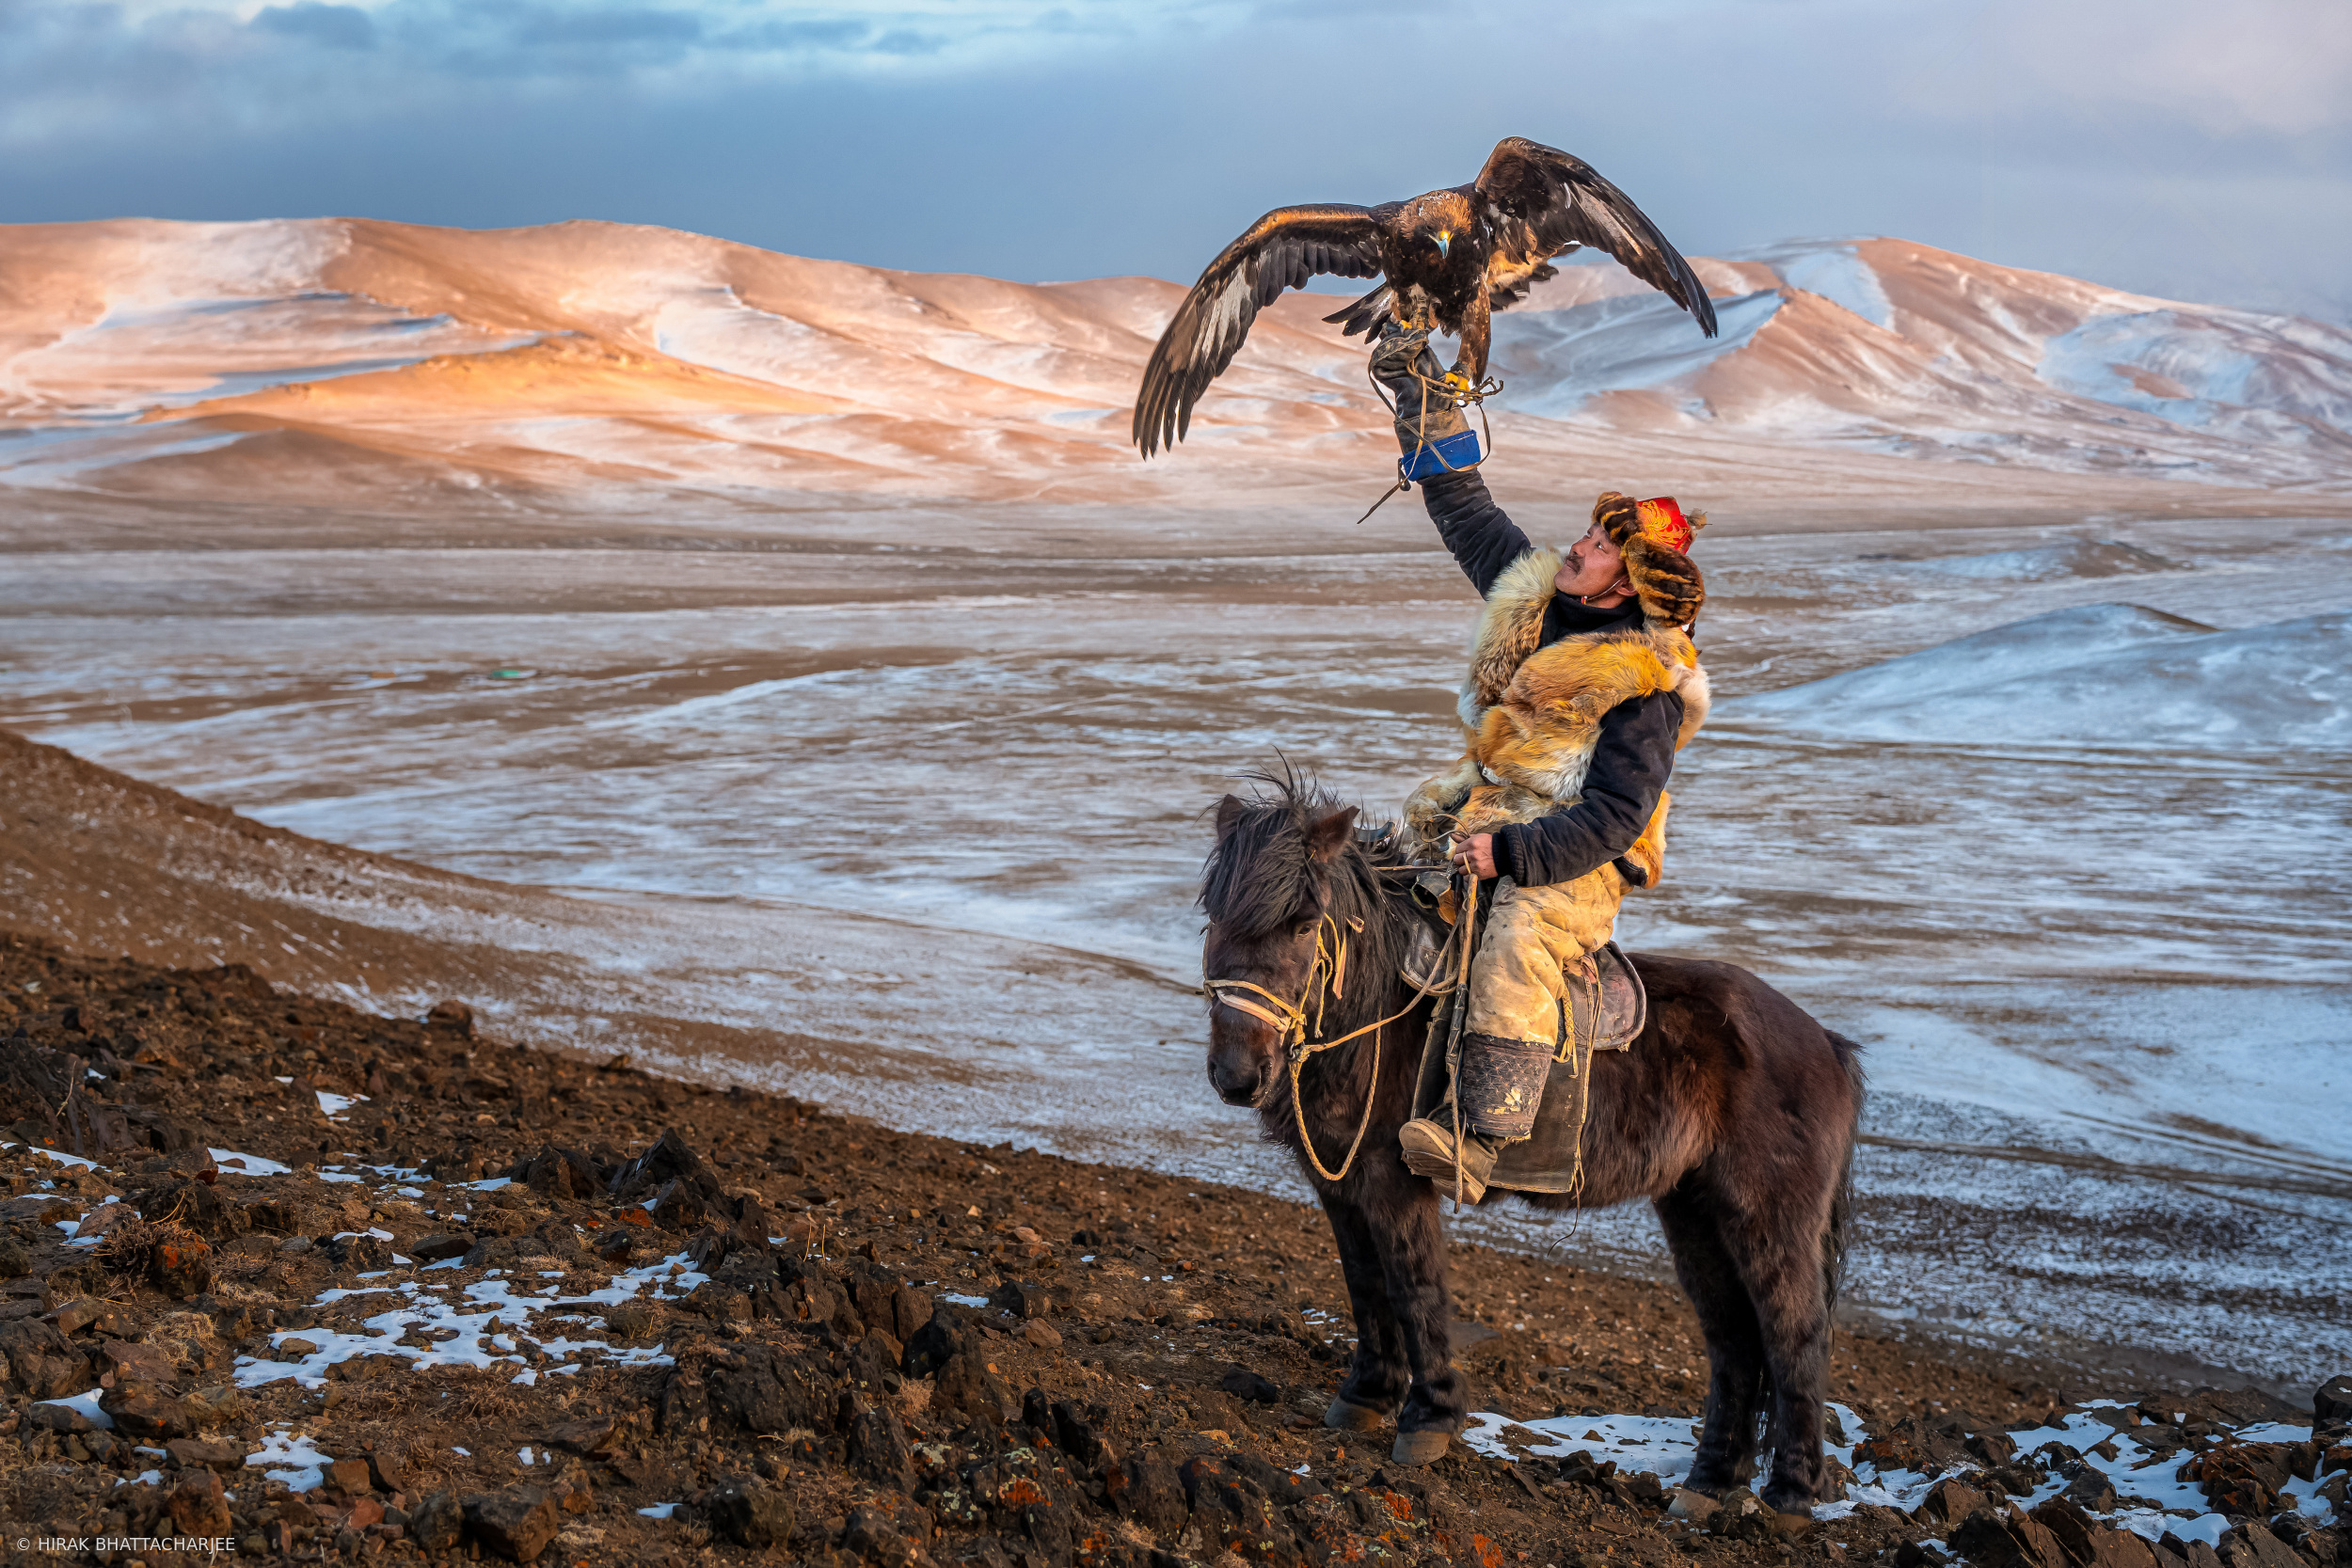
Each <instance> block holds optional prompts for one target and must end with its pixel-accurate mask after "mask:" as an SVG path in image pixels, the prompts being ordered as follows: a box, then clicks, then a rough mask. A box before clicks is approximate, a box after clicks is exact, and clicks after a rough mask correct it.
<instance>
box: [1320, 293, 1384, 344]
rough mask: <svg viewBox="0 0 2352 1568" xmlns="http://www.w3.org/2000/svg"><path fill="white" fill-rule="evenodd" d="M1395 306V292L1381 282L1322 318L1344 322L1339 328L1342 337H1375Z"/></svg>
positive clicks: (1328, 320)
mask: <svg viewBox="0 0 2352 1568" xmlns="http://www.w3.org/2000/svg"><path fill="white" fill-rule="evenodd" d="M1395 306H1396V294H1395V293H1394V292H1393V291H1391V289H1390V287H1389V286H1388V284H1386V283H1382V284H1381V285H1380V286H1379V287H1378V288H1376V289H1375V290H1373V291H1372V293H1368V294H1366V295H1364V296H1363V298H1361V299H1359V300H1355V301H1352V302H1350V303H1349V304H1348V305H1347V306H1345V307H1344V308H1343V309H1338V310H1334V311H1332V312H1331V313H1330V314H1329V315H1327V316H1326V317H1324V318H1323V319H1324V320H1325V321H1327V322H1344V323H1346V325H1345V326H1343V327H1342V328H1341V336H1343V337H1347V338H1356V337H1367V338H1369V337H1377V336H1378V335H1379V332H1380V326H1381V324H1382V323H1384V322H1387V321H1390V320H1391V319H1392V318H1393V316H1394V314H1395Z"/></svg>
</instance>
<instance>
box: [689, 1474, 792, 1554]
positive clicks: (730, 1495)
mask: <svg viewBox="0 0 2352 1568" xmlns="http://www.w3.org/2000/svg"><path fill="white" fill-rule="evenodd" d="M705 1507H706V1511H707V1513H708V1515H709V1518H710V1525H711V1528H713V1529H715V1530H717V1531H718V1532H719V1533H720V1534H722V1535H723V1536H725V1537H726V1538H727V1539H728V1540H729V1541H732V1542H734V1543H735V1544H737V1545H739V1546H751V1547H754V1548H765V1547H769V1546H781V1545H784V1544H787V1543H788V1542H789V1541H790V1540H791V1539H792V1528H793V1518H792V1504H791V1501H790V1499H788V1498H787V1497H785V1495H784V1494H783V1493H781V1492H778V1491H776V1490H774V1489H773V1488H771V1487H768V1486H763V1485H761V1484H760V1483H759V1482H758V1481H727V1482H725V1483H723V1485H720V1486H717V1487H714V1488H712V1490H711V1493H710V1497H709V1500H708V1502H707V1504H706V1505H705Z"/></svg>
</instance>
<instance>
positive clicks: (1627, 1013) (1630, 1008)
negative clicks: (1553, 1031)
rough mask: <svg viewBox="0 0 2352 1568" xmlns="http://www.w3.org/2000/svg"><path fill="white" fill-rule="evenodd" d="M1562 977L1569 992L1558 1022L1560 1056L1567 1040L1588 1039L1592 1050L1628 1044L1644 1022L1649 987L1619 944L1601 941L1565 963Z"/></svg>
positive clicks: (1621, 1048) (1627, 1046) (1622, 1047)
mask: <svg viewBox="0 0 2352 1568" xmlns="http://www.w3.org/2000/svg"><path fill="white" fill-rule="evenodd" d="M1561 978H1562V979H1563V980H1564V981H1565V982H1566V990H1567V993H1568V1006H1566V1007H1565V1009H1563V1012H1564V1015H1565V1016H1563V1017H1562V1019H1561V1021H1560V1022H1561V1034H1560V1052H1561V1054H1562V1055H1565V1054H1567V1052H1568V1046H1569V1044H1570V1043H1571V1042H1574V1043H1577V1044H1586V1043H1589V1044H1590V1045H1591V1047H1592V1049H1594V1050H1595V1051H1628V1050H1630V1049H1632V1046H1633V1042H1634V1041H1635V1040H1636V1039H1638V1038H1639V1037H1641V1033H1642V1028H1643V1026H1644V1025H1645V1024H1646V1023H1647V1022H1649V991H1648V990H1647V989H1646V988H1645V987H1644V986H1643V984H1642V976H1641V974H1640V972H1639V971H1637V970H1636V969H1635V968H1634V967H1633V960H1632V959H1631V958H1627V957H1626V956H1625V950H1624V949H1623V948H1621V947H1619V946H1618V945H1617V944H1616V943H1615V942H1605V943H1603V944H1602V945H1601V946H1600V947H1599V948H1598V949H1597V950H1596V951H1594V952H1592V953H1588V954H1586V955H1585V956H1584V957H1583V958H1579V959H1578V960H1577V961H1576V962H1575V963H1572V964H1570V965H1569V966H1568V967H1567V969H1566V970H1565V973H1563V974H1562V975H1561Z"/></svg>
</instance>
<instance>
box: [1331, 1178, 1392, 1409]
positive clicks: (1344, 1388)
mask: <svg viewBox="0 0 2352 1568" xmlns="http://www.w3.org/2000/svg"><path fill="white" fill-rule="evenodd" d="M1322 1197H1323V1212H1324V1213H1325V1214H1326V1215H1327V1216H1328V1217H1329V1219H1330V1221H1331V1235H1332V1238H1333V1240H1335V1241H1336V1242H1337V1243H1339V1249H1340V1272H1341V1273H1342V1274H1343V1275H1344V1276H1345V1277H1346V1280H1347V1300H1348V1305H1349V1307H1352V1308H1353V1309H1354V1311H1355V1314H1356V1358H1355V1360H1354V1361H1353V1362H1352V1363H1351V1364H1350V1365H1349V1367H1348V1369H1347V1376H1346V1378H1345V1380H1343V1382H1342V1383H1341V1384H1340V1392H1339V1397H1338V1398H1337V1399H1335V1400H1333V1401H1332V1402H1331V1408H1330V1409H1329V1410H1328V1411H1327V1412H1326V1413H1325V1414H1324V1418H1323V1422H1324V1425H1326V1426H1333V1427H1343V1428H1350V1429H1354V1430H1358V1431H1366V1430H1371V1429H1373V1428H1376V1427H1382V1426H1386V1425H1387V1424H1388V1421H1389V1418H1390V1417H1391V1416H1392V1415H1394V1414H1395V1412H1396V1408H1397V1406H1398V1405H1399V1404H1401V1403H1403V1402H1404V1400H1405V1393H1406V1388H1407V1387H1408V1386H1410V1384H1411V1382H1412V1366H1411V1361H1410V1358H1409V1357H1408V1356H1407V1355H1406V1350H1405V1335H1404V1331H1403V1330H1402V1329H1401V1328H1400V1327H1399V1326H1398V1324H1397V1321H1396V1314H1395V1313H1394V1312H1392V1311H1391V1310H1390V1307H1389V1283H1388V1277H1387V1275H1386V1273H1385V1271H1384V1270H1383V1269H1382V1268H1381V1264H1380V1250H1379V1248H1378V1247H1377V1246H1376V1245H1375V1244H1374V1242H1373V1233H1372V1226H1371V1225H1370V1223H1369V1222H1368V1221H1367V1220H1366V1219H1365V1217H1364V1212H1363V1210H1362V1209H1360V1208H1359V1207H1358V1206H1357V1205H1356V1204H1355V1203H1354V1202H1352V1201H1350V1200H1349V1199H1348V1198H1347V1197H1345V1196H1342V1195H1341V1194H1340V1193H1337V1192H1333V1191H1330V1190H1328V1189H1327V1190H1325V1191H1324V1192H1323V1194H1322Z"/></svg>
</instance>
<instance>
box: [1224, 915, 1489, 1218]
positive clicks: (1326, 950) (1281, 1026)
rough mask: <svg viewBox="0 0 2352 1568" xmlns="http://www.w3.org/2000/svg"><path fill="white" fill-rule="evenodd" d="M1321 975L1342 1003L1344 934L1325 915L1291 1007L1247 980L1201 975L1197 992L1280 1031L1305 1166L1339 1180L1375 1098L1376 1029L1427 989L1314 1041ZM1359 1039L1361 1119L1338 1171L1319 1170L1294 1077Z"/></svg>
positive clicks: (1418, 988)
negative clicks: (1311, 1061)
mask: <svg viewBox="0 0 2352 1568" xmlns="http://www.w3.org/2000/svg"><path fill="white" fill-rule="evenodd" d="M1347 927H1348V928H1350V929H1353V930H1355V931H1357V932H1359V933H1360V932H1361V931H1362V930H1363V928H1364V926H1363V922H1362V921H1360V920H1352V919H1351V920H1350V921H1348V922H1347ZM1327 930H1328V931H1329V933H1330V937H1331V940H1330V941H1329V942H1325V940H1324V933H1325V932H1326V931H1327ZM1448 940H1449V941H1451V940H1452V939H1451V938H1449V939H1448ZM1326 973H1328V974H1329V975H1330V977H1331V984H1330V988H1329V990H1330V994H1331V995H1332V996H1333V997H1334V998H1337V999H1339V1000H1342V1001H1344V1000H1345V999H1346V995H1347V993H1346V990H1345V988H1346V985H1347V930H1345V929H1343V928H1342V927H1341V924H1340V921H1339V919H1338V917H1336V916H1334V915H1330V914H1326V915H1325V916H1324V917H1323V918H1322V919H1321V920H1320V921H1318V922H1316V924H1315V957H1314V962H1312V963H1311V964H1310V965H1308V966H1307V990H1306V992H1305V996H1304V997H1302V998H1301V999H1300V1000H1299V1001H1298V1002H1297V1003H1295V1004H1294V1003H1289V1002H1285V1001H1283V1000H1282V999H1281V998H1280V997H1279V996H1277V995H1275V994H1274V993H1273V992H1272V991H1270V990H1266V989H1265V988H1264V987H1263V986H1261V985H1257V984H1254V983H1253V982H1251V981H1248V980H1212V979H1210V978H1208V977H1207V976H1206V975H1203V976H1202V977H1201V980H1200V989H1201V990H1203V991H1205V992H1207V993H1208V997H1209V1001H1210V1004H1211V1005H1212V1006H1214V1005H1216V1004H1217V1003H1220V1002H1221V1003H1223V1004H1224V1005H1225V1006H1228V1007H1232V1008H1233V1009H1234V1010H1235V1011H1237V1012H1244V1013H1248V1015H1249V1016H1250V1017H1252V1018H1254V1019H1257V1020H1258V1021H1259V1022H1263V1023H1268V1024H1271V1025H1273V1027H1274V1028H1275V1029H1276V1030H1278V1031H1279V1033H1280V1036H1281V1039H1282V1047H1283V1050H1284V1052H1285V1053H1287V1054H1288V1056H1289V1057H1290V1069H1291V1111H1292V1113H1293V1114H1294V1115H1295V1116H1296V1117H1297V1118H1298V1145H1299V1147H1300V1148H1303V1149H1305V1150H1306V1151H1307V1163H1308V1164H1311V1165H1313V1166H1314V1168H1315V1174H1316V1175H1318V1176H1320V1177H1322V1178H1323V1179H1324V1180H1326V1181H1339V1180H1343V1178H1344V1177H1345V1176H1346V1175H1347V1173H1348V1171H1349V1170H1350V1169H1351V1168H1353V1167H1354V1165H1355V1164H1356V1153H1357V1150H1359V1149H1360V1148H1363V1145H1364V1133H1365V1132H1368V1131H1370V1130H1371V1127H1372V1107H1373V1105H1374V1103H1375V1101H1378V1099H1379V1097H1380V1031H1381V1030H1383V1029H1386V1028H1387V1027H1388V1026H1389V1025H1390V1024H1391V1023H1394V1022H1396V1021H1397V1020H1398V1019H1400V1018H1403V1017H1404V1016H1405V1015H1406V1013H1409V1012H1411V1011H1412V1010H1413V1009H1414V1008H1415V1007H1418V1006H1421V1004H1422V1001H1423V1000H1424V999H1425V998H1427V997H1428V996H1429V995H1430V990H1429V988H1428V987H1426V986H1424V985H1422V983H1421V982H1420V981H1419V980H1415V981H1414V982H1413V996H1412V1000H1411V1001H1409V1002H1407V1003H1406V1004H1405V1006H1402V1007H1400V1008H1398V1009H1397V1010H1396V1011H1395V1012H1392V1013H1391V1014H1390V1015H1389V1016H1388V1017H1386V1018H1384V1019H1381V1020H1380V1021H1379V1022H1375V1023H1367V1024H1365V1025H1364V1026H1363V1027H1362V1028H1360V1029H1351V1030H1349V1031H1348V1032H1347V1033H1346V1034H1344V1035H1342V1036H1341V1037H1339V1038H1337V1039H1332V1040H1326V1039H1315V1038H1312V1036H1314V1035H1319V1034H1321V1033H1322V1031H1323V996H1324V987H1323V985H1322V984H1321V981H1322V977H1323V975H1324V974H1326ZM1433 973H1434V969H1433ZM1244 990H1246V991H1252V992H1255V993H1256V994H1257V996H1258V997H1259V998H1261V1000H1260V1001H1258V1002H1252V1001H1250V1000H1249V999H1248V997H1245V996H1235V995H1232V994H1231V993H1232V992H1234V991H1244ZM1307 998H1312V999H1313V1002H1314V1022H1313V1024H1312V1026H1311V1027H1310V1025H1309V1023H1308V1015H1307V1000H1306V999H1307ZM1365 1035H1370V1036H1371V1037H1372V1085H1371V1086H1370V1087H1369V1088H1367V1089H1366V1090H1365V1091H1364V1115H1363V1118H1362V1119H1361V1120H1359V1122H1357V1124H1356V1136H1355V1139H1354V1140H1353V1141H1352V1142H1350V1143H1349V1144H1348V1146H1347V1154H1346V1156H1345V1157H1344V1158H1343V1159H1342V1160H1341V1161H1340V1168H1339V1169H1338V1170H1328V1169H1327V1168H1325V1166H1324V1164H1323V1157H1322V1156H1321V1155H1319V1154H1317V1153H1316V1152H1315V1140H1314V1135H1313V1134H1312V1133H1311V1132H1308V1131H1307V1105H1306V1101H1304V1100H1303V1099H1302V1098H1301V1097H1300V1095H1299V1092H1298V1078H1299V1074H1300V1073H1302V1072H1304V1071H1305V1070H1306V1069H1307V1059H1308V1058H1309V1057H1310V1056H1314V1055H1317V1054H1319V1053H1323V1052H1326V1051H1329V1050H1332V1049H1334V1048H1335V1047H1338V1046H1343V1045H1345V1044H1346V1043H1347V1042H1348V1041H1350V1040H1353V1039H1358V1038H1360V1037H1363V1036H1365Z"/></svg>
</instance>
